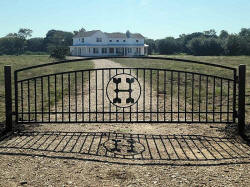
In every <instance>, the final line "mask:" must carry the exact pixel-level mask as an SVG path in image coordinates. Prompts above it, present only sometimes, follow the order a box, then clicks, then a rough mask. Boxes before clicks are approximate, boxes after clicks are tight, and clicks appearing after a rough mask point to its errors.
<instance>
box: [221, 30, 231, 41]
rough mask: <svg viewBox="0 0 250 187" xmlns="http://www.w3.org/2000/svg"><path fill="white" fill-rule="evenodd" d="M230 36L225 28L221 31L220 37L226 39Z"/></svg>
mask: <svg viewBox="0 0 250 187" xmlns="http://www.w3.org/2000/svg"><path fill="white" fill-rule="evenodd" d="M228 36H229V34H228V32H227V31H225V30H222V31H220V36H219V37H220V39H222V40H224V39H226V38H227V37H228Z"/></svg>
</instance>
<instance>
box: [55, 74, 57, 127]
mask: <svg viewBox="0 0 250 187" xmlns="http://www.w3.org/2000/svg"><path fill="white" fill-rule="evenodd" d="M56 83H57V78H56V75H55V120H56V122H57V86H56Z"/></svg>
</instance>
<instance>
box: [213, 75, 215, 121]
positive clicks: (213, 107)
mask: <svg viewBox="0 0 250 187" xmlns="http://www.w3.org/2000/svg"><path fill="white" fill-rule="evenodd" d="M214 112H215V77H214V83H213V122H214Z"/></svg>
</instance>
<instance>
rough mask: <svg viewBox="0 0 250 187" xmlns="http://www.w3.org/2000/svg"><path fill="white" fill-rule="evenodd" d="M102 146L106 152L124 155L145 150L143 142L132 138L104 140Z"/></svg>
mask: <svg viewBox="0 0 250 187" xmlns="http://www.w3.org/2000/svg"><path fill="white" fill-rule="evenodd" d="M103 146H104V147H105V149H106V150H107V151H108V152H111V153H115V154H118V155H124V156H133V155H137V154H141V153H142V152H143V151H145V147H144V145H143V144H141V143H139V142H138V141H135V140H134V139H132V138H131V139H111V140H108V141H106V142H104V144H103Z"/></svg>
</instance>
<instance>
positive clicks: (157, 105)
mask: <svg viewBox="0 0 250 187" xmlns="http://www.w3.org/2000/svg"><path fill="white" fill-rule="evenodd" d="M156 79H157V80H156V81H157V83H156V84H157V98H156V99H157V104H156V107H157V109H156V111H157V121H159V70H157V77H156Z"/></svg>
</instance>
